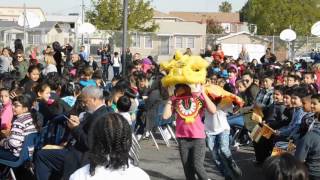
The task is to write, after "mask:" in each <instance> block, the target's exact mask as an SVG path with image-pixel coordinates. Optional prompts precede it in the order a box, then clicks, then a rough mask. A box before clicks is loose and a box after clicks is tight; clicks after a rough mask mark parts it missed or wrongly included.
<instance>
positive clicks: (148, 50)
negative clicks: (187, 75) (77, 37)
mask: <svg viewBox="0 0 320 180" xmlns="http://www.w3.org/2000/svg"><path fill="white" fill-rule="evenodd" d="M153 19H154V20H155V21H156V23H157V24H158V25H159V29H158V30H157V31H156V32H129V33H128V34H129V40H128V42H129V44H130V50H131V52H133V53H135V52H138V53H141V55H142V57H146V56H148V55H152V56H154V57H155V59H156V60H158V61H162V60H168V59H170V58H172V56H173V55H174V53H175V51H176V50H179V51H181V52H185V51H186V48H190V49H191V51H192V52H193V53H194V54H200V52H201V51H203V49H204V48H205V47H204V46H205V41H206V39H205V37H206V25H205V24H199V23H197V22H185V21H183V20H182V19H181V18H179V17H174V16H171V15H169V14H166V13H162V12H159V11H155V12H154V17H153ZM121 35H122V33H121V32H110V31H99V32H96V33H94V34H92V35H90V46H91V47H90V52H96V49H97V48H101V47H102V46H103V45H104V44H107V43H111V44H113V45H114V46H115V47H114V51H118V52H120V49H121ZM110 40H112V42H111V41H110Z"/></svg>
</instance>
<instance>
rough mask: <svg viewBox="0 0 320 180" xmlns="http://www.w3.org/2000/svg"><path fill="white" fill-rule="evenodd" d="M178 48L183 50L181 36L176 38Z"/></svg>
mask: <svg viewBox="0 0 320 180" xmlns="http://www.w3.org/2000/svg"><path fill="white" fill-rule="evenodd" d="M176 48H183V38H182V37H181V36H177V37H176Z"/></svg>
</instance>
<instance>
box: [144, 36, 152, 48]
mask: <svg viewBox="0 0 320 180" xmlns="http://www.w3.org/2000/svg"><path fill="white" fill-rule="evenodd" d="M144 48H152V37H151V36H145V37H144Z"/></svg>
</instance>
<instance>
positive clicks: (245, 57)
mask: <svg viewBox="0 0 320 180" xmlns="http://www.w3.org/2000/svg"><path fill="white" fill-rule="evenodd" d="M238 58H239V59H242V60H243V61H244V62H245V63H250V56H249V53H248V51H247V49H246V47H244V46H242V49H241V52H240V54H239V57H238Z"/></svg>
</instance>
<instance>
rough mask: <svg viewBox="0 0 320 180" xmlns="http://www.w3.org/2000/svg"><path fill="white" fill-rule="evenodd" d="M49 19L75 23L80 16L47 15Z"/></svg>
mask: <svg viewBox="0 0 320 180" xmlns="http://www.w3.org/2000/svg"><path fill="white" fill-rule="evenodd" d="M46 17H47V21H56V22H68V23H75V22H77V21H78V19H79V17H78V16H62V15H47V16H46Z"/></svg>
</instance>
